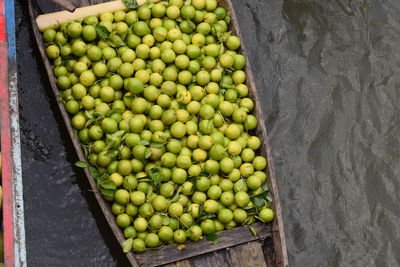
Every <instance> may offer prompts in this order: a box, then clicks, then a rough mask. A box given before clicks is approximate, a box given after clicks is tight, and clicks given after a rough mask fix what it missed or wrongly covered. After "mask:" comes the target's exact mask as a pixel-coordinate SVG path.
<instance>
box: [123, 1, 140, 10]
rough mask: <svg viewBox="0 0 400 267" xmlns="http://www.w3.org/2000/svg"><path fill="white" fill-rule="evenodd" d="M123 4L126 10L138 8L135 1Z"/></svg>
mask: <svg viewBox="0 0 400 267" xmlns="http://www.w3.org/2000/svg"><path fill="white" fill-rule="evenodd" d="M124 4H125V5H126V6H127V7H128V8H132V9H134V8H138V7H139V4H138V3H137V1H136V0H124Z"/></svg>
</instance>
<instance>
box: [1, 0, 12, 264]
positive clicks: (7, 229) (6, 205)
mask: <svg viewBox="0 0 400 267" xmlns="http://www.w3.org/2000/svg"><path fill="white" fill-rule="evenodd" d="M6 38H7V37H6V24H5V14H4V0H0V107H1V108H0V127H1V152H2V185H3V229H4V258H5V263H6V266H7V267H12V266H15V258H14V212H13V206H14V205H13V160H12V153H11V148H12V139H11V122H10V108H9V92H8V48H7V39H6Z"/></svg>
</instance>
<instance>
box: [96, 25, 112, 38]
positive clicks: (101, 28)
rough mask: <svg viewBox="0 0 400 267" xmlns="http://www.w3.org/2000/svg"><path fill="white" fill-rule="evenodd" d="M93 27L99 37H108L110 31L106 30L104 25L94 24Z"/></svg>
mask: <svg viewBox="0 0 400 267" xmlns="http://www.w3.org/2000/svg"><path fill="white" fill-rule="evenodd" d="M95 29H96V33H97V35H98V36H100V38H102V39H108V37H110V32H109V31H108V30H107V28H106V27H104V26H96V27H95Z"/></svg>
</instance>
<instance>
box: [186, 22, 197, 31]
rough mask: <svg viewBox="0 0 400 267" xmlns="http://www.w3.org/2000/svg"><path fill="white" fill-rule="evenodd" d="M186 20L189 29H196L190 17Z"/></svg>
mask: <svg viewBox="0 0 400 267" xmlns="http://www.w3.org/2000/svg"><path fill="white" fill-rule="evenodd" d="M186 21H187V22H188V26H189V28H190V29H192V30H194V29H196V24H194V23H193V21H191V20H190V19H187V20H186Z"/></svg>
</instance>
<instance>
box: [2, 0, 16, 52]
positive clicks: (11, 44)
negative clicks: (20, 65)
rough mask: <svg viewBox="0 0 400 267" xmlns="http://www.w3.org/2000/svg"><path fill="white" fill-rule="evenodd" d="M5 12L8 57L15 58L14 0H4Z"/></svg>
mask: <svg viewBox="0 0 400 267" xmlns="http://www.w3.org/2000/svg"><path fill="white" fill-rule="evenodd" d="M5 12H6V22H7V42H8V57H9V58H11V59H12V60H16V59H17V52H16V41H15V12H14V0H5Z"/></svg>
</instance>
